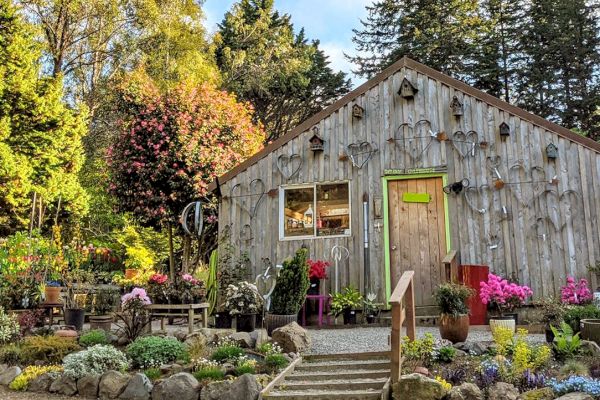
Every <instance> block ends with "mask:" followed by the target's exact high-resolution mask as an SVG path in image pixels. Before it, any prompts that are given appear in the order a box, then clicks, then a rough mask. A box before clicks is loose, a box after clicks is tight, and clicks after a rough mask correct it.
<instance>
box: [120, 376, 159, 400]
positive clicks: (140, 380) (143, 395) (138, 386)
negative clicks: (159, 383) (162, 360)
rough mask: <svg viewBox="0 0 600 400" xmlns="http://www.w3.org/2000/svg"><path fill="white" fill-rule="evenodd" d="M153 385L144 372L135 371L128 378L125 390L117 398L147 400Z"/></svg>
mask: <svg viewBox="0 0 600 400" xmlns="http://www.w3.org/2000/svg"><path fill="white" fill-rule="evenodd" d="M153 387H154V385H153V384H152V382H151V381H150V379H148V377H147V376H146V375H144V374H140V373H137V374H135V375H133V377H132V378H131V379H130V380H129V383H128V384H127V387H126V388H125V391H123V393H121V395H120V396H119V399H122V400H148V399H149V398H150V393H152V388H153Z"/></svg>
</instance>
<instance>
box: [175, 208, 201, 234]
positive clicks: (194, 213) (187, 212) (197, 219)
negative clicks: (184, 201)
mask: <svg viewBox="0 0 600 400" xmlns="http://www.w3.org/2000/svg"><path fill="white" fill-rule="evenodd" d="M180 221H181V227H182V228H183V231H184V232H185V233H186V234H188V235H189V236H194V237H197V238H199V237H200V236H201V235H202V228H203V227H204V215H203V212H202V203H201V202H200V201H194V202H191V203H190V204H188V205H187V206H185V208H184V209H183V212H182V213H181V219H180Z"/></svg>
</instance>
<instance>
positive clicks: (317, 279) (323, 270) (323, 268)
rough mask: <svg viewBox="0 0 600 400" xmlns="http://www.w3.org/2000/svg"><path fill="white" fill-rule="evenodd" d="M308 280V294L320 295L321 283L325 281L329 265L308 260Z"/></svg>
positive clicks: (320, 261) (325, 262)
mask: <svg viewBox="0 0 600 400" xmlns="http://www.w3.org/2000/svg"><path fill="white" fill-rule="evenodd" d="M307 263H308V279H309V280H310V286H309V287H308V294H311V295H316V294H320V293H321V281H322V280H323V279H327V268H328V267H329V263H328V262H327V261H322V260H315V261H313V260H308V261H307Z"/></svg>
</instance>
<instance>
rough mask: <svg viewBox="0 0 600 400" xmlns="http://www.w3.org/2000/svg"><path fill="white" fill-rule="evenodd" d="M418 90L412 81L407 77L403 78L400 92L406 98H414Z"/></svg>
mask: <svg viewBox="0 0 600 400" xmlns="http://www.w3.org/2000/svg"><path fill="white" fill-rule="evenodd" d="M417 92H418V90H417V88H416V87H414V86H413V84H412V83H410V81H409V80H408V79H407V78H406V77H405V78H404V79H403V80H402V83H401V84H400V90H399V91H398V94H399V95H400V96H402V97H404V98H405V99H412V98H413V97H415V94H417Z"/></svg>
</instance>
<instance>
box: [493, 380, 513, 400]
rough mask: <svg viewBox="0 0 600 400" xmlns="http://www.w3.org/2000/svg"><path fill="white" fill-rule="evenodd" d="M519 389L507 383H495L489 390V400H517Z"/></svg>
mask: <svg viewBox="0 0 600 400" xmlns="http://www.w3.org/2000/svg"><path fill="white" fill-rule="evenodd" d="M518 398H519V389H517V388H516V387H514V385H511V384H510V383H506V382H498V383H495V384H494V385H493V386H492V387H490V388H489V389H488V399H489V400H517V399H518Z"/></svg>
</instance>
